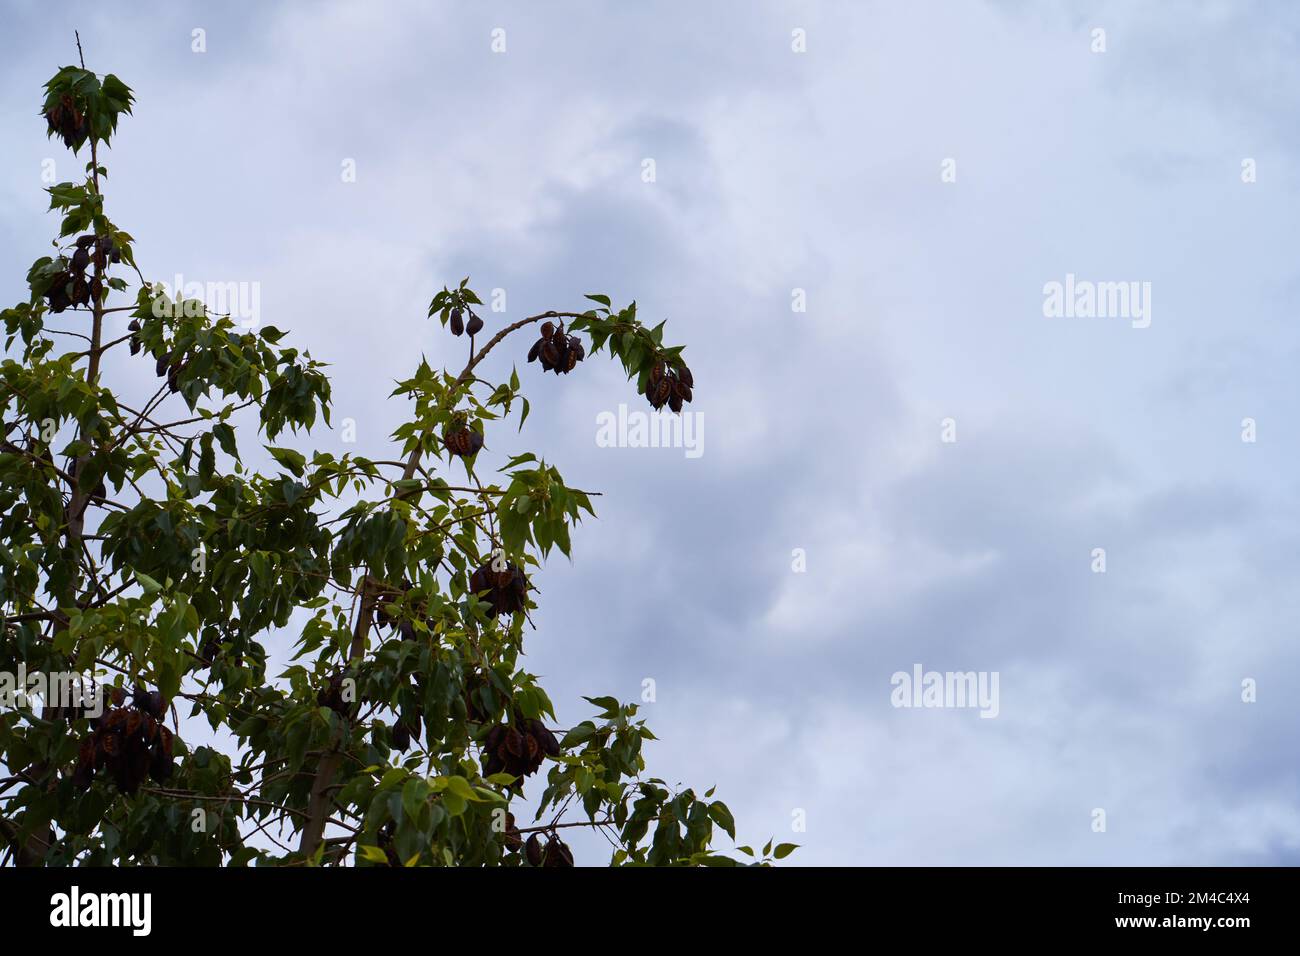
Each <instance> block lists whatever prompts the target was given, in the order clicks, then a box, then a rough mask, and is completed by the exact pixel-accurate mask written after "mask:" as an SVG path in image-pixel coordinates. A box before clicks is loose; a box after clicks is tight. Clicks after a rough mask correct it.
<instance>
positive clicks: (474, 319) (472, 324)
mask: <svg viewBox="0 0 1300 956" xmlns="http://www.w3.org/2000/svg"><path fill="white" fill-rule="evenodd" d="M465 331H466V332H468V333H469V334H470V335H478V334H479V333H480V332H482V331H483V320H482V319H480V318H479V317H478V316H477V315H475V314H474V313H473V312H471V313H470V314H469V322H467V323H466V325H465Z"/></svg>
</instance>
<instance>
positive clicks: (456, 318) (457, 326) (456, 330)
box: [448, 309, 465, 335]
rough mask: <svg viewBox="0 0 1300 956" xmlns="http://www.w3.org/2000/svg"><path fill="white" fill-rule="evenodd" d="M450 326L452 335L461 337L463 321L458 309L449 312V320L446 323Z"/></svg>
mask: <svg viewBox="0 0 1300 956" xmlns="http://www.w3.org/2000/svg"><path fill="white" fill-rule="evenodd" d="M448 324H449V325H450V326H451V334H452V335H461V334H462V333H464V331H465V320H464V319H463V318H461V314H460V309H452V310H451V319H450V321H449V322H448Z"/></svg>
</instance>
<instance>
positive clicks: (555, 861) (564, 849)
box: [542, 836, 573, 867]
mask: <svg viewBox="0 0 1300 956" xmlns="http://www.w3.org/2000/svg"><path fill="white" fill-rule="evenodd" d="M542 866H549V867H569V866H573V851H572V850H570V849H569V847H568V845H567V844H566V843H565V842H564V841H563V840H561V839H560V838H559V837H557V836H553V837H551V838H550V839H549V840H548V841H547V842H546V851H545V853H544V854H543V858H542Z"/></svg>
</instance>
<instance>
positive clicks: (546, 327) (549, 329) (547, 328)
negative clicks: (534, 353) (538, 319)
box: [542, 322, 555, 339]
mask: <svg viewBox="0 0 1300 956" xmlns="http://www.w3.org/2000/svg"><path fill="white" fill-rule="evenodd" d="M554 334H555V326H554V325H552V324H551V323H550V322H543V323H542V338H543V339H549V338H550V337H551V336H552V335H554Z"/></svg>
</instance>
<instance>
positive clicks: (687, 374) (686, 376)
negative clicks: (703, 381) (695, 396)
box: [677, 365, 695, 388]
mask: <svg viewBox="0 0 1300 956" xmlns="http://www.w3.org/2000/svg"><path fill="white" fill-rule="evenodd" d="M677 377H678V378H679V379H681V380H682V381H683V382H685V383H686V387H687V388H694V387H695V376H694V375H692V374H691V370H690V369H689V368H687V367H686V366H685V365H683V366H681V367H680V368H679V369H678V370H677Z"/></svg>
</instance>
